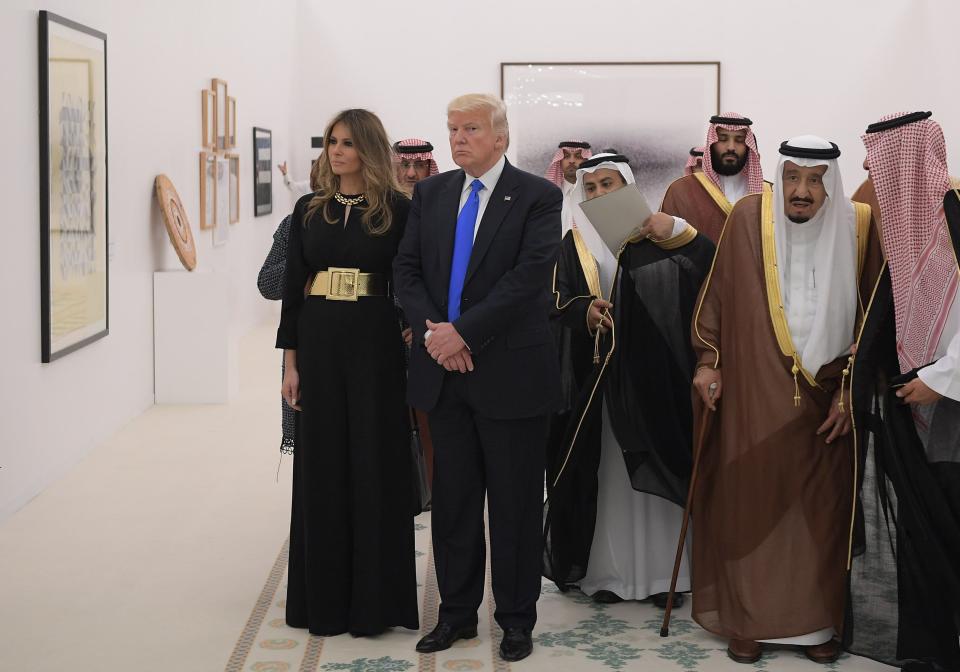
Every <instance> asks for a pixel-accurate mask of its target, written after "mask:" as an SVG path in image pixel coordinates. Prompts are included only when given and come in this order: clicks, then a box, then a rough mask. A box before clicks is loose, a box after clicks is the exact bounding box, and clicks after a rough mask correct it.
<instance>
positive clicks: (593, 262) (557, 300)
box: [553, 229, 600, 310]
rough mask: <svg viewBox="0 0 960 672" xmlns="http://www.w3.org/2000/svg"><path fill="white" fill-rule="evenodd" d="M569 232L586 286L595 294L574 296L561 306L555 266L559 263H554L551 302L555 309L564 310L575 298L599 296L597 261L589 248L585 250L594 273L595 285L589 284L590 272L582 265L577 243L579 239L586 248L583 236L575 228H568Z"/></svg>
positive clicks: (581, 256)
mask: <svg viewBox="0 0 960 672" xmlns="http://www.w3.org/2000/svg"><path fill="white" fill-rule="evenodd" d="M570 232H571V233H572V234H573V241H574V246H575V247H576V248H577V256H578V257H579V258H580V268H581V269H582V270H583V275H584V277H586V279H587V286H588V288H589V289H590V291H591V292H593V291H596V292H597V294H591V295H588V296H574V297H572V298H571V299H570V300H569V301H567V302H566V303H565V304H563V305H562V306H561V305H560V290H559V289H557V266H558V265H559V263H556V264H554V265H553V298H554V301H553V304H554V306H555V307H556V309H557V310H566V309H567V308H568V307H569V306H570V304H571V303H573V302H574V301H576V300H577V299H594V298H597V297H598V296H600V293H599V292H600V273H599V271H598V270H597V262H596V260H595V259H594V258H593V256H592V255H590V250H586V253H587V255H589V256H588V257H587V258H588V259H589V262H588V263H589V264H591V265H592V269H593V273H594V274H596V286H595V287H594V286H593V285H591V284H590V274H589V273H588V272H587V268H586V267H584V265H583V255H582V253H581V250H580V247H579V246H578V245H577V241H578V240H579V241H580V243H582V244H583V246H584V249H586V244H584V243H583V237H582V236H581V235H580V233H579V232H578V231H576V229H570Z"/></svg>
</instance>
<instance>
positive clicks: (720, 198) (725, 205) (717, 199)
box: [693, 173, 733, 217]
mask: <svg viewBox="0 0 960 672" xmlns="http://www.w3.org/2000/svg"><path fill="white" fill-rule="evenodd" d="M693 175H694V177H696V178H697V180H699V181H700V186H702V187H703V188H704V190H705V191H706V192H707V193H708V194H709V195H710V198H712V199H713V202H714V203H716V204H717V207H719V208H720V209H721V210H723V214H725V215H726V216H727V217H729V216H730V213H731V211H733V204H732V203H731V202H730V201H728V200H727V197H726V196H725V195H724V193H723V192H722V191H721V190H720V187H718V186H717V185H715V184H714V183H713V182H711V181H710V178H709V177H707V176H706V175H704V174H703V173H694V174H693Z"/></svg>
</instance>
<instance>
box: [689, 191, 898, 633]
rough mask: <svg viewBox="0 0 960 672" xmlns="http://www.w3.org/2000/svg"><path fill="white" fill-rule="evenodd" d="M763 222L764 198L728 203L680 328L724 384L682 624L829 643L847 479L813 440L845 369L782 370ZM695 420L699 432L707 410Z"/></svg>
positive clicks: (865, 277)
mask: <svg viewBox="0 0 960 672" xmlns="http://www.w3.org/2000/svg"><path fill="white" fill-rule="evenodd" d="M772 210H773V209H772V195H771V194H769V193H764V194H763V195H762V196H761V195H760V194H754V195H750V196H746V197H744V198H742V199H741V200H740V201H738V202H737V205H736V206H735V207H734V209H733V212H732V213H731V215H730V217H729V219H728V220H727V223H726V228H725V229H724V232H723V236H722V239H721V241H720V244H719V246H718V248H717V255H716V259H715V261H714V267H713V269H712V271H711V275H710V277H708V279H707V281H706V282H705V283H704V286H703V289H702V291H701V294H700V299H699V304H698V310H697V313H696V314H695V317H694V322H693V328H692V337H693V346H694V349H695V351H696V353H697V358H698V365H699V366H713V367H719V368H720V370H721V371H722V374H723V379H722V380H723V388H722V398H721V400H720V401H719V402H718V406H717V412H716V414H711V418H710V421H711V427H710V428H709V432H708V436H707V440H706V442H705V444H704V447H703V453H702V456H701V460H700V465H699V476H698V482H697V483H698V485H697V490H696V492H695V493H694V498H693V501H692V513H693V521H694V523H693V617H694V619H695V620H696V621H697V622H698V623H700V625H702V626H703V627H704V628H706V629H707V630H709V631H711V632H713V633H716V634H718V635H721V636H723V637H728V638H736V639H748V640H760V639H778V638H785V637H793V636H798V635H804V634H808V633H811V632H815V631H817V630H820V629H823V628H827V627H831V626H832V627H833V628H835V629H836V630H837V631H838V632H841V631H842V625H843V613H844V612H843V610H844V592H845V578H846V569H847V562H848V554H849V540H850V531H851V519H852V515H853V501H854V500H853V497H854V479H855V477H856V473H855V472H856V468H855V466H854V465H855V437H854V435H853V434H850V435H847V436H845V437H842V438H840V439H837V440H835V441H834V442H833V443H831V444H827V443H826V442H825V438H826V437H825V436H817V435H816V430H817V428H818V427H819V426H820V425H821V424H822V423H823V421H824V420H825V419H826V417H827V414H828V413H829V411H830V405H831V402H832V398H833V395H834V393H835V392H836V390H837V388H838V387H840V385H841V381H842V380H844V379H845V376H844V373H843V371H844V369H845V368H846V366H847V361H848V358H847V356H843V357H838V358H837V359H836V360H834V361H833V362H830V363H828V364H826V365H824V366H823V367H822V368H821V369H820V371H819V372H814V373H813V374H811V373H810V372H806V371H804V370H803V369H802V368H798V370H796V371H795V370H794V365H795V362H796V361H797V360H796V359H794V357H793V356H792V355H793V353H792V352H789V351H790V350H791V349H792V345H791V344H790V337H789V329H787V324H786V317H785V315H784V312H783V308H782V306H780V305H779V304H780V302H779V300H776V301H773V302H770V301H769V300H768V297H770V296H775V297H779V287H778V286H777V285H776V283H777V282H779V281H778V280H777V278H778V274H777V272H776V269H775V267H774V266H773V264H774V261H775V258H776V254H775V248H774V245H773V212H772ZM857 214H858V217H857V220H858V226H857V238H858V259H851V260H850V263H851V264H855V263H856V264H858V266H859V269H860V274H859V279H860V282H859V290H860V307H859V308H860V310H859V315H860V318H861V319H862V307H863V306H864V305H866V303H867V302H868V300H869V296H870V291H871V290H872V288H873V286H874V284H875V281H876V278H877V275H878V273H879V270H880V267H881V264H882V258H881V253H880V245H879V239H878V237H877V232H876V231H875V227H874V226H873V224H872V219H871V218H870V213H869V208H867V207H865V206H862V205H858V207H857ZM761 215H763V217H761ZM765 253H766V254H765ZM770 271H772V272H770ZM858 321H859V320H858ZM854 340H855V334H854V333H852V334H850V342H851V343H853V342H854ZM814 374H815V375H814ZM795 390H799V392H795ZM795 395H796V396H798V397H799V399H797V400H795ZM694 407H695V423H694V426H695V427H698V426H699V419H700V416H701V414H702V413H704V412H708V411H705V410H704V408H703V405H702V403H701V402H700V401H699V400H697V401H696V402H695V404H694ZM848 409H849V407H848Z"/></svg>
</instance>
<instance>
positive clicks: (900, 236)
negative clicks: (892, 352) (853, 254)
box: [861, 113, 960, 373]
mask: <svg viewBox="0 0 960 672" xmlns="http://www.w3.org/2000/svg"><path fill="white" fill-rule="evenodd" d="M904 116H906V113H898V114H890V115H887V116H885V117H883V118H882V119H881V120H880V121H879V122H877V123H878V124H881V125H882V123H883V122H885V121H889V120H891V119H897V118H899V117H904ZM920 116H922V115H920ZM861 137H862V139H863V144H864V145H865V146H866V148H867V165H868V166H869V167H870V178H871V179H872V180H873V184H874V187H875V189H876V192H877V202H878V203H879V204H880V214H881V218H882V221H883V226H882V227H881V229H882V231H881V233H882V236H883V248H884V253H885V255H886V257H887V263H888V265H889V268H890V280H891V283H892V285H893V305H894V310H895V314H896V324H897V355H898V357H899V359H900V371H901V372H902V373H906V372H908V371H910V370H912V369H915V368H917V367H920V366H924V365H926V364H929V363H930V362H931V361H933V358H934V356H935V354H936V350H937V346H938V344H939V343H940V336H941V335H942V334H943V329H944V323H945V322H946V320H947V316H948V314H949V312H950V306H951V305H952V304H953V300H954V296H955V295H956V293H957V287H958V283H960V277H958V271H957V259H956V257H955V256H954V251H953V245H952V243H951V240H950V233H949V231H948V229H947V222H946V217H945V215H944V212H943V197H944V195H945V194H946V193H947V191H948V190H949V189H950V175H949V173H948V171H947V149H946V144H945V142H944V139H943V130H942V129H941V128H940V125H939V124H937V122H935V121H933V120H931V119H929V118H922V119H920V120H918V121H914V122H911V123H907V124H904V125H901V126H897V127H895V128H890V129H887V130H878V131H876V132H873V131H871V129H870V128H868V129H867V133H865V134H864V135H863V136H861Z"/></svg>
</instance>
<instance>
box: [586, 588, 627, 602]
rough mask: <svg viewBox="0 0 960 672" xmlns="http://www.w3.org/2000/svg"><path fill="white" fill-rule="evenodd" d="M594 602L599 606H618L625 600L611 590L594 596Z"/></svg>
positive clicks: (599, 591) (601, 591)
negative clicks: (617, 604) (618, 603)
mask: <svg viewBox="0 0 960 672" xmlns="http://www.w3.org/2000/svg"><path fill="white" fill-rule="evenodd" d="M593 601H594V602H597V603H599V604H616V603H617V602H623V598H622V597H620V596H619V595H617V594H616V593H615V592H613V591H611V590H598V591H597V592H595V593H594V594H593Z"/></svg>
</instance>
